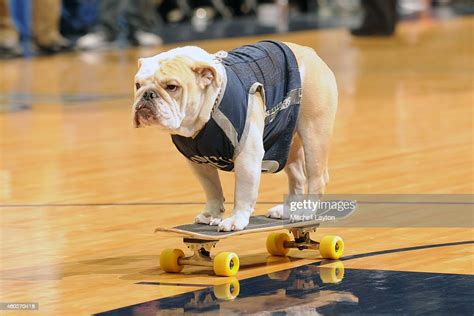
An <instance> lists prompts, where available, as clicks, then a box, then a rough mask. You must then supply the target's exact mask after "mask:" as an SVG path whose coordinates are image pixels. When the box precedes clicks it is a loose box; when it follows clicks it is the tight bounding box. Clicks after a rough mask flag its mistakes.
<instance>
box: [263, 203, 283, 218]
mask: <svg viewBox="0 0 474 316" xmlns="http://www.w3.org/2000/svg"><path fill="white" fill-rule="evenodd" d="M283 210H284V206H283V204H278V205H276V206H274V207H272V208H271V209H269V210H268V212H267V217H270V218H279V219H281V218H283V215H284V214H283Z"/></svg>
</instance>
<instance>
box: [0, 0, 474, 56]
mask: <svg viewBox="0 0 474 316" xmlns="http://www.w3.org/2000/svg"><path fill="white" fill-rule="evenodd" d="M473 3H474V2H473V1H472V0H399V1H397V0H275V1H273V0H198V1H191V0H137V1H132V0H103V1H99V0H0V57H2V58H11V57H20V56H25V57H30V56H35V55H45V54H55V53H61V52H67V51H71V50H75V49H77V50H96V49H107V48H126V47H129V46H159V45H162V44H163V43H165V44H170V43H176V42H182V41H190V40H204V39H213V38H224V37H226V38H229V37H240V36H249V35H260V34H271V33H275V32H280V33H281V32H288V31H299V30H306V29H319V28H333V27H347V28H348V29H351V30H352V34H353V35H355V36H370V35H385V36H388V35H392V34H393V32H394V31H395V26H396V23H397V22H398V20H400V19H401V20H407V19H408V20H409V19H429V18H432V17H450V16H453V15H464V14H469V13H473V11H474V6H473Z"/></svg>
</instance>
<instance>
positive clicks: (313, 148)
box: [296, 51, 338, 195]
mask: <svg viewBox="0 0 474 316" xmlns="http://www.w3.org/2000/svg"><path fill="white" fill-rule="evenodd" d="M303 63H304V68H305V69H304V70H303V73H304V78H302V79H303V80H302V89H303V90H302V91H303V94H302V99H301V105H300V114H299V117H298V123H297V126H296V130H297V133H298V135H299V136H300V137H301V141H302V143H303V149H304V157H305V170H306V176H307V179H308V194H316V195H321V194H323V193H324V191H325V188H326V185H327V184H328V182H329V172H328V155H329V147H330V143H331V136H332V131H333V126H334V120H335V117H336V111H337V98H338V97H337V84H336V79H335V77H334V74H333V73H332V71H331V70H330V69H329V67H328V66H327V65H326V64H325V63H324V62H323V61H322V60H321V58H319V56H318V55H317V54H316V53H315V52H314V51H312V53H307V54H305V56H304V58H303Z"/></svg>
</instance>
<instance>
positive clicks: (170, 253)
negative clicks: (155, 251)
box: [160, 249, 184, 273]
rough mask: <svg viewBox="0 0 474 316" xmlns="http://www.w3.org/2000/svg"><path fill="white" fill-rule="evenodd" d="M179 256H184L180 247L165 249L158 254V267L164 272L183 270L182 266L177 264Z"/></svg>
mask: <svg viewBox="0 0 474 316" xmlns="http://www.w3.org/2000/svg"><path fill="white" fill-rule="evenodd" d="M181 257H184V252H183V251H182V250H181V249H165V250H163V251H162V252H161V255H160V267H161V268H162V269H163V270H164V271H165V272H172V273H177V272H181V270H183V266H182V265H180V264H179V258H181Z"/></svg>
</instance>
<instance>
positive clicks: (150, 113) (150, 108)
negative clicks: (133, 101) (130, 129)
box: [133, 102, 158, 127]
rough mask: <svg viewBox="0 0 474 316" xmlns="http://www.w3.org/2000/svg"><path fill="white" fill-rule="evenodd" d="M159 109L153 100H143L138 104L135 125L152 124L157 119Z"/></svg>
mask: <svg viewBox="0 0 474 316" xmlns="http://www.w3.org/2000/svg"><path fill="white" fill-rule="evenodd" d="M157 113H158V112H157V109H156V106H155V105H154V104H153V103H152V102H142V103H140V104H139V105H137V107H136V110H135V115H134V117H133V122H134V125H135V127H140V126H141V125H151V124H153V123H154V122H155V121H156V119H157Z"/></svg>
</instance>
